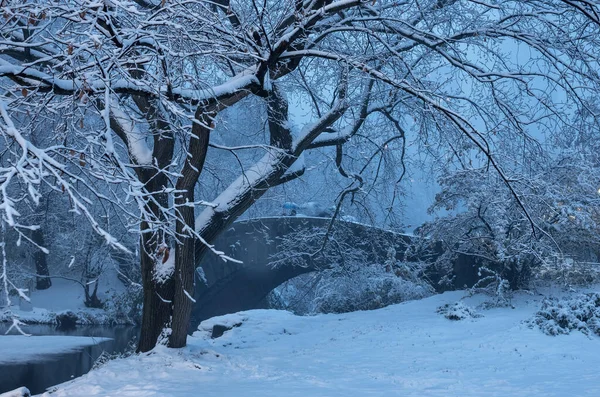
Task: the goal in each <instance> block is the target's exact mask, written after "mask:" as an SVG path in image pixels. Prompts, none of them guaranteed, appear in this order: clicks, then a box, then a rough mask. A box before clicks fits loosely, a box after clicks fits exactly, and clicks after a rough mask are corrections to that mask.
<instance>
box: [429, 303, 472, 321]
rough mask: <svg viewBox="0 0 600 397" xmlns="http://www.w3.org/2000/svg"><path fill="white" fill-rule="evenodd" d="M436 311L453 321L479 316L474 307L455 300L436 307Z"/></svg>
mask: <svg viewBox="0 0 600 397" xmlns="http://www.w3.org/2000/svg"><path fill="white" fill-rule="evenodd" d="M436 312H437V313H439V314H441V315H443V316H444V317H446V318H447V319H448V320H454V321H458V320H464V319H466V318H478V317H481V314H478V313H477V312H476V311H475V309H473V308H472V307H469V306H467V305H465V304H464V303H463V302H456V303H454V304H450V303H446V304H445V305H443V306H440V307H438V308H437V310H436Z"/></svg>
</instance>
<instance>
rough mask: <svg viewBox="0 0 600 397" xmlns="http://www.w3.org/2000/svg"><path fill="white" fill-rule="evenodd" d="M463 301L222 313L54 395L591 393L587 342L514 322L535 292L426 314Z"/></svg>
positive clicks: (596, 390) (599, 344) (599, 356)
mask: <svg viewBox="0 0 600 397" xmlns="http://www.w3.org/2000/svg"><path fill="white" fill-rule="evenodd" d="M463 295H464V294H463V293H462V292H452V293H445V294H443V295H437V296H433V297H430V298H427V299H423V300H421V301H413V302H406V303H403V304H399V305H395V306H390V307H387V308H384V309H380V310H376V311H370V312H357V313H349V314H343V315H319V316H314V317H297V316H294V315H292V314H290V313H287V312H283V311H273V310H255V311H248V312H242V313H237V314H233V315H228V316H223V317H220V318H215V319H211V320H208V321H206V322H204V323H203V324H202V325H201V330H200V331H198V332H196V333H195V334H194V337H191V338H189V344H188V347H186V348H185V349H180V350H170V349H167V348H165V347H162V346H161V347H158V348H156V349H155V350H153V351H152V352H150V353H148V354H142V355H136V356H131V357H129V358H125V359H118V360H114V361H111V362H108V363H107V364H105V365H104V366H102V367H101V368H99V369H97V370H93V371H91V372H90V373H89V374H87V375H85V376H83V377H81V378H79V379H76V380H74V381H72V382H69V383H65V384H63V385H61V386H60V387H58V388H57V390H56V391H55V392H54V393H52V396H56V397H65V396H129V397H135V396H164V397H167V396H195V395H202V396H224V397H226V396H260V397H269V396H277V397H280V396H286V397H292V396H365V395H372V396H383V395H398V396H502V397H505V396H600V382H599V381H598V379H599V378H598V368H599V367H600V340H598V338H597V337H587V336H585V335H583V334H581V333H579V332H573V333H571V334H570V335H561V336H557V337H551V336H547V335H545V334H543V333H542V332H540V330H539V329H536V328H533V329H532V328H529V327H528V326H527V325H526V324H525V323H523V320H526V319H529V318H531V316H532V315H533V313H534V312H535V311H536V310H537V309H538V308H539V307H540V301H541V299H542V297H540V296H530V295H526V294H521V295H518V296H517V297H516V298H515V300H514V301H513V303H514V305H515V309H511V308H498V309H490V310H483V311H479V314H481V315H482V317H476V318H467V319H465V320H461V321H450V320H448V319H446V318H445V317H444V316H442V315H441V314H439V313H436V309H437V308H438V307H440V306H441V305H443V304H446V303H449V304H453V303H455V302H456V301H458V300H459V299H460V298H462V297H463ZM480 301H481V297H474V298H468V299H465V300H463V302H464V303H465V304H466V305H470V306H475V305H477V304H478V303H479V302H480ZM224 323H228V324H238V323H242V324H241V326H239V327H236V328H233V329H232V330H230V331H227V332H226V333H225V334H224V335H223V336H222V337H220V338H217V339H211V338H210V330H211V329H212V325H213V324H224Z"/></svg>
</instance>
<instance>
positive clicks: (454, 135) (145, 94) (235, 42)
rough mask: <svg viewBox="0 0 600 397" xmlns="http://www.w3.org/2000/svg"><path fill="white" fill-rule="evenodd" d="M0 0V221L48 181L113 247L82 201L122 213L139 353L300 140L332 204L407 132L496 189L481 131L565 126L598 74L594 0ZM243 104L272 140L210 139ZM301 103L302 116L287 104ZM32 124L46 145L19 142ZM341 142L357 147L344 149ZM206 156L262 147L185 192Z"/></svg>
mask: <svg viewBox="0 0 600 397" xmlns="http://www.w3.org/2000/svg"><path fill="white" fill-rule="evenodd" d="M1 7H2V12H3V22H2V25H1V28H0V34H1V35H2V43H1V44H0V55H1V57H0V77H2V79H1V83H0V86H1V88H0V89H1V91H2V96H1V97H0V116H1V119H2V123H1V131H2V137H3V144H4V145H5V147H6V150H8V151H9V152H10V154H11V156H12V157H11V159H8V160H5V162H3V164H2V168H1V169H0V172H1V175H0V194H1V202H0V209H1V210H2V213H3V219H4V221H5V223H6V224H7V225H8V226H10V227H13V228H15V229H16V230H23V229H26V228H32V227H36V226H35V225H22V224H20V223H19V219H20V218H19V213H18V212H16V210H15V205H14V203H16V202H18V201H20V200H30V201H33V202H37V200H39V196H40V193H39V191H40V190H39V187H40V185H41V184H46V185H48V186H50V187H52V188H53V189H57V190H64V192H65V196H68V197H69V200H70V202H71V205H72V208H73V209H74V210H76V211H79V212H81V213H82V214H83V215H84V216H86V217H87V218H88V220H89V222H90V223H91V225H92V226H93V228H94V229H95V231H96V232H97V233H99V234H100V235H102V236H103V237H104V238H105V239H106V240H107V241H108V242H109V243H110V244H112V245H114V246H116V247H117V248H119V243H118V241H116V239H115V238H114V237H113V236H111V234H110V233H109V232H107V231H106V229H105V228H103V227H102V225H101V224H100V223H99V222H98V221H97V220H96V219H95V217H94V216H93V215H92V212H91V211H90V209H89V208H90V206H92V205H94V200H104V201H106V202H110V203H111V204H112V205H115V206H116V207H118V208H120V209H121V211H122V212H123V213H124V214H125V215H124V216H126V217H127V218H128V226H129V228H130V229H135V228H137V229H138V231H139V234H140V249H139V251H140V256H141V272H142V279H143V287H144V309H143V310H144V312H143V320H142V335H141V338H140V345H139V350H141V351H147V350H149V349H151V348H152V347H153V346H154V345H155V344H156V342H157V339H158V338H159V336H160V334H161V333H162V332H163V329H165V328H167V327H168V328H169V332H167V333H168V334H169V345H170V346H172V347H181V346H184V345H185V343H186V337H187V331H188V324H189V317H190V311H191V306H192V298H191V296H192V289H193V279H194V276H193V274H194V267H195V265H196V264H197V262H198V259H199V258H200V257H201V256H202V255H205V254H206V253H208V252H210V251H212V252H213V253H215V254H217V255H221V256H223V254H222V253H220V252H219V251H218V247H213V246H212V245H211V242H212V241H213V240H214V238H215V237H216V236H217V235H218V234H219V233H220V232H221V231H222V230H224V229H225V228H226V227H228V225H230V224H231V223H232V222H233V221H234V220H235V219H237V218H238V217H239V216H240V215H241V214H243V213H244V212H245V211H246V210H247V209H248V208H249V207H250V206H251V205H252V204H253V203H254V202H255V201H256V200H258V199H259V198H260V197H261V196H262V195H263V194H264V193H265V192H267V191H268V190H269V189H270V188H272V187H275V186H278V185H281V184H283V183H286V182H288V181H290V180H293V179H295V178H297V177H299V176H300V175H302V174H303V172H304V169H305V168H304V167H302V166H301V165H298V164H296V165H294V164H295V163H296V162H297V160H298V159H299V158H300V157H301V155H302V154H303V153H304V152H306V151H308V150H313V149H322V148H327V147H329V148H334V149H335V150H333V152H332V153H331V156H330V158H331V163H333V164H335V167H336V169H337V170H338V171H339V173H340V174H341V175H342V176H343V177H344V178H346V179H347V180H348V184H347V186H346V187H345V188H344V189H343V190H342V192H341V194H340V196H339V200H338V206H337V209H336V211H334V215H337V213H338V212H339V208H340V205H339V203H342V202H343V201H344V200H345V199H353V198H354V197H356V196H357V195H360V194H368V192H369V190H368V189H364V187H365V186H367V185H366V184H367V183H369V182H370V181H371V180H372V179H373V178H375V177H376V176H377V175H378V174H379V171H380V169H379V167H378V166H377V164H378V163H379V164H381V163H380V162H379V161H378V160H379V159H380V158H381V157H382V156H384V155H385V153H386V150H388V148H390V147H394V146H392V144H397V145H398V146H395V148H396V150H398V151H400V152H401V153H404V150H405V148H406V145H407V144H408V142H406V139H407V131H411V132H415V133H418V137H419V142H420V143H421V144H422V145H423V146H422V147H423V148H425V149H428V148H431V147H432V145H433V146H439V145H443V146H444V147H447V148H449V149H450V151H451V152H452V151H453V152H454V155H456V156H457V157H461V158H467V157H469V155H470V154H471V153H472V152H474V151H479V152H481V153H483V154H484V155H485V156H486V157H487V158H488V159H489V161H490V164H491V166H492V167H493V168H494V169H495V170H496V171H497V172H498V175H500V178H501V179H502V180H503V181H504V182H505V183H508V182H509V180H508V178H507V176H506V174H505V173H504V171H503V168H502V164H501V163H500V162H499V161H498V160H496V158H495V157H494V156H493V152H494V147H495V145H496V144H497V142H502V141H506V140H511V139H515V137H523V136H526V135H527V134H528V133H530V132H531V128H532V126H533V125H535V126H537V127H538V128H539V129H553V128H556V127H557V126H560V125H562V124H564V123H565V121H564V120H563V118H564V117H563V116H564V115H565V113H568V112H569V111H570V107H573V108H577V107H581V104H582V101H583V99H584V98H585V97H586V96H588V95H589V93H590V92H591V91H594V90H597V86H598V84H597V83H598V81H597V66H598V65H597V60H598V58H597V54H598V46H597V44H598V43H597V40H598V37H600V36H598V26H599V18H598V14H597V12H598V3H597V2H596V1H559V0H544V1H528V2H522V1H511V0H500V1H493V2H482V1H475V0H472V1H470V0H461V1H454V0H419V1H415V0H408V1H397V0H375V1H372V0H333V1H332V0H295V1H292V0H283V1H272V0H266V1H263V2H256V1H253V0H237V1H233V0H217V1H212V0H211V1H206V0H160V1H159V0H105V1H88V0H53V1H47V0H26V1H22V0H4V1H3V2H2V3H1ZM253 98H254V99H253ZM255 98H258V100H259V101H260V102H262V103H263V104H264V106H265V108H266V111H265V113H266V116H265V119H264V120H261V121H262V122H264V123H265V125H266V126H267V127H268V128H267V130H268V134H266V135H265V136H264V137H261V136H256V139H253V143H252V144H251V145H245V146H243V147H223V146H221V145H215V144H214V143H211V134H212V133H213V131H215V129H216V128H218V126H219V124H220V123H224V115H225V112H226V110H227V109H231V110H236V111H238V112H243V111H244V106H245V105H246V104H248V103H249V102H250V101H253V100H255ZM300 108H303V109H306V110H304V111H303V113H304V116H305V117H303V118H300V119H301V121H297V120H298V118H292V117H290V115H292V114H295V113H294V112H298V111H300V110H299V109H300ZM294 120H296V121H294ZM36 128H43V129H46V130H47V131H48V134H49V135H53V136H54V138H55V143H54V144H52V145H45V146H44V147H38V146H36V145H33V144H32V141H31V140H30V139H29V133H30V131H32V130H33V129H36ZM244 132H245V131H243V130H242V129H239V130H235V131H230V133H233V134H244ZM357 140H358V141H362V142H365V146H363V147H362V148H361V149H360V150H356V151H355V152H354V159H353V161H344V159H346V160H348V157H347V156H346V157H345V156H344V150H345V149H344V148H347V147H348V144H349V143H352V142H356V141H357ZM211 144H212V147H211ZM220 150H225V151H227V152H230V153H238V152H240V151H252V152H254V153H255V155H256V156H257V158H258V159H257V160H256V161H254V162H253V163H252V164H244V163H243V162H242V164H241V165H242V167H241V170H240V172H238V173H237V174H238V175H237V176H235V178H233V179H232V180H229V181H227V182H224V183H223V184H222V188H221V189H219V190H218V191H206V190H205V189H201V191H202V196H201V197H196V194H195V191H196V190H195V187H196V185H197V183H198V181H199V180H200V182H201V183H200V184H201V185H202V181H203V179H201V176H202V177H204V175H203V173H204V170H205V168H204V166H205V160H206V159H207V155H209V152H211V151H220ZM400 157H402V155H401V156H400ZM234 166H236V167H237V166H238V164H237V163H235V164H234V165H231V166H230V167H228V168H230V169H233V167H234ZM216 172H219V171H218V170H217V171H216ZM399 174H400V175H402V174H404V170H402V171H401V172H399ZM391 183H392V184H394V183H395V181H391ZM97 184H102V186H103V187H101V188H100V187H98V185H97ZM509 186H510V185H509ZM392 190H394V189H392ZM394 193H395V191H394ZM511 193H512V196H513V199H514V198H516V197H517V194H516V192H515V191H514V190H511ZM395 197H396V196H394V198H395ZM517 203H521V201H520V200H519V201H517ZM196 212H197V213H196ZM196 215H197V217H196ZM23 235H24V236H25V233H23ZM196 241H199V242H200V243H201V244H200V245H199V247H200V248H199V249H198V250H196ZM120 248H123V249H125V247H124V246H120ZM224 259H227V258H225V257H224ZM157 275H160V276H161V277H157Z"/></svg>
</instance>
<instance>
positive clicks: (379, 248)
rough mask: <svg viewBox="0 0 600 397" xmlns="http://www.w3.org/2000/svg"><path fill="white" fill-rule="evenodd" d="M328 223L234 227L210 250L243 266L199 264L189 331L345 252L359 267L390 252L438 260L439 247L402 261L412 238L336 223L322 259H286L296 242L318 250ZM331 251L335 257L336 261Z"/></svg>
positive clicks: (299, 220) (213, 259)
mask: <svg viewBox="0 0 600 397" xmlns="http://www.w3.org/2000/svg"><path fill="white" fill-rule="evenodd" d="M330 222H331V219H327V218H312V217H273V218H259V219H249V220H243V221H238V222H236V223H234V224H233V225H232V226H231V227H230V228H229V229H228V230H226V231H225V232H223V233H222V234H221V235H220V236H219V237H218V238H217V239H216V241H215V242H214V244H215V246H216V248H217V249H219V250H221V251H224V252H225V254H226V255H228V256H230V257H232V258H235V259H239V260H242V261H243V263H242V264H239V263H235V262H231V261H228V262H224V261H223V260H222V259H221V258H219V257H218V256H216V255H214V254H211V253H208V254H206V255H205V256H204V258H202V259H201V261H200V263H199V268H200V269H202V270H201V271H199V272H197V278H196V289H195V294H194V299H195V300H196V303H195V304H194V309H193V312H192V323H191V330H194V329H196V328H197V326H198V324H199V323H200V322H201V321H202V320H205V319H207V318H210V317H213V316H218V315H222V314H227V313H233V312H237V311H241V310H249V309H254V308H257V306H258V305H259V304H260V302H261V301H263V299H264V298H265V297H266V296H267V294H268V293H269V292H271V291H272V290H273V289H274V288H276V287H277V286H279V285H281V284H282V283H284V282H285V281H287V280H289V279H292V278H294V277H296V276H299V275H301V274H304V273H309V272H313V271H315V270H318V269H324V268H327V267H328V266H330V265H331V264H330V263H328V261H331V260H332V257H335V259H336V260H344V258H343V257H344V252H343V250H344V249H349V250H351V252H353V253H354V254H358V255H362V256H361V259H362V260H364V261H365V262H364V263H384V262H385V260H386V259H387V257H388V255H389V248H390V247H393V248H394V249H395V255H396V259H398V260H404V261H415V260H417V259H424V257H426V256H428V255H429V256H431V257H432V258H435V257H436V256H437V255H439V251H440V248H439V246H438V247H432V249H431V250H430V251H429V252H422V253H420V254H419V257H418V258H417V257H416V256H415V255H412V256H411V255H407V248H408V246H409V245H410V244H411V243H412V242H413V239H415V237H412V236H409V235H404V234H398V233H394V232H391V231H386V230H382V229H379V228H376V227H371V226H367V225H363V224H359V223H354V222H346V221H342V220H336V221H335V222H334V228H333V230H332V234H331V241H330V243H329V244H327V247H329V248H328V249H329V252H327V253H326V254H325V255H316V256H309V255H294V257H286V256H285V255H286V253H289V252H290V250H289V244H290V242H292V243H293V242H294V241H301V243H302V244H304V246H303V248H305V251H307V252H315V251H317V250H318V249H319V248H321V245H322V241H323V236H324V234H325V232H326V230H327V228H328V227H329V224H330ZM290 237H291V238H290ZM336 250H337V251H340V252H338V254H339V255H337V254H336ZM300 251H302V250H300ZM275 263H276V265H274V264H275ZM200 274H202V276H200Z"/></svg>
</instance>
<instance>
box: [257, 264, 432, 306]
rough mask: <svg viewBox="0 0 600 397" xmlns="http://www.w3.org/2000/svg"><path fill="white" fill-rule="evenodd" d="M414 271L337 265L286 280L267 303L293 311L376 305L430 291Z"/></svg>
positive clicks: (392, 302) (386, 304)
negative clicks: (401, 272) (405, 274)
mask: <svg viewBox="0 0 600 397" xmlns="http://www.w3.org/2000/svg"><path fill="white" fill-rule="evenodd" d="M399 266H402V268H403V269H404V270H405V271H406V272H408V271H409V269H410V267H409V266H408V265H406V264H399ZM388 269H389V268H388ZM415 273H416V271H414V269H413V270H411V274H412V275H413V276H411V277H410V278H404V277H402V276H400V275H399V274H400V272H395V271H393V270H392V271H390V270H386V266H385V265H379V264H374V265H360V264H354V265H351V266H348V265H347V266H344V267H341V266H339V267H335V268H332V269H327V270H323V271H321V272H319V273H317V274H308V275H303V276H299V277H296V278H295V279H293V280H290V281H289V282H288V283H286V284H284V285H282V286H280V287H279V288H277V289H276V290H275V291H274V292H273V293H272V294H271V295H270V302H269V303H270V306H271V307H273V308H278V309H286V310H291V311H293V312H295V313H296V314H311V313H346V312H352V311H357V310H373V309H378V308H381V307H385V306H388V305H392V304H395V303H400V302H404V301H407V300H411V299H421V298H424V297H427V296H430V295H431V294H433V292H434V291H433V288H431V286H430V285H428V284H427V283H426V282H424V281H419V280H418V277H416V276H415V275H414V274H415Z"/></svg>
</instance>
